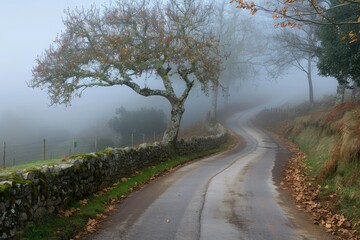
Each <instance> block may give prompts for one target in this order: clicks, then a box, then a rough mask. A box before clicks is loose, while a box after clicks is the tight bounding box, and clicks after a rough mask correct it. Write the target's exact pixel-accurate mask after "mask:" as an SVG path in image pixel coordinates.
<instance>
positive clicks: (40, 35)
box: [0, 0, 336, 135]
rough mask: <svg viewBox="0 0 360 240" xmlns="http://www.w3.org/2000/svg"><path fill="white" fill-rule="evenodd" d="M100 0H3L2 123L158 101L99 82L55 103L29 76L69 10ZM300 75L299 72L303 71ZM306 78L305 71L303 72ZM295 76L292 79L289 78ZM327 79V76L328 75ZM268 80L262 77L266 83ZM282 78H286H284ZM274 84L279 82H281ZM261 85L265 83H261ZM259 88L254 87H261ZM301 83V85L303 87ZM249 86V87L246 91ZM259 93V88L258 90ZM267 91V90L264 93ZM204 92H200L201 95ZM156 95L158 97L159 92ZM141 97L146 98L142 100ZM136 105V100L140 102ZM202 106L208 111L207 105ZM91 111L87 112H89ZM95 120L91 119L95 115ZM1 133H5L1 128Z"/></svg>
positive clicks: (66, 121) (56, 120)
mask: <svg viewBox="0 0 360 240" xmlns="http://www.w3.org/2000/svg"><path fill="white" fill-rule="evenodd" d="M93 3H95V4H96V5H97V6H101V5H103V4H104V3H108V1H104V0H11V1H1V3H0V29H1V37H0V83H1V88H0V129H1V127H6V126H2V124H1V120H2V119H4V118H5V119H6V118H7V117H8V116H15V117H18V118H20V119H23V120H26V121H28V122H29V123H30V124H31V123H37V122H40V119H41V120H44V122H42V121H41V123H38V124H45V125H48V126H50V127H51V126H53V125H55V126H57V125H58V126H59V127H60V128H61V126H68V128H73V129H76V128H80V127H82V126H83V125H84V122H88V120H87V119H88V118H91V119H95V118H101V116H99V115H102V114H104V115H111V114H113V113H114V112H115V108H117V107H120V106H121V105H127V104H130V103H134V102H136V103H138V102H139V105H141V106H145V107H153V106H154V104H153V102H152V101H148V100H147V101H144V98H143V97H141V96H138V95H136V94H135V93H132V91H129V89H127V88H124V87H120V86H119V87H111V88H95V89H91V90H87V91H86V92H84V94H83V97H82V98H81V99H76V100H74V101H73V102H72V106H71V107H68V108H65V106H52V107H49V106H48V105H49V103H50V101H49V99H48V96H47V94H46V92H45V91H42V90H40V89H31V88H29V87H27V85H26V82H27V81H29V80H30V79H31V77H32V76H31V69H32V68H33V67H34V65H35V61H34V60H35V58H36V57H37V56H38V55H40V54H41V53H42V52H43V51H44V49H45V48H48V46H49V45H50V44H51V43H52V42H53V41H54V40H55V38H56V36H57V34H58V33H60V32H61V31H62V29H63V28H64V27H63V23H62V18H64V17H65V14H64V10H65V9H67V8H70V9H74V8H75V7H82V6H83V7H85V8H88V7H89V6H90V5H91V4H93ZM297 77H298V76H297ZM297 77H296V76H293V75H290V76H288V78H289V79H287V80H285V83H284V84H285V85H284V86H285V89H286V92H289V91H290V90H291V89H292V90H295V95H296V94H301V96H304V98H305V99H306V97H307V94H306V91H307V90H306V88H307V83H306V81H304V80H300V81H298V80H296V84H295V85H294V81H295V80H294V79H296V78H297ZM298 78H303V77H298ZM289 80H291V81H289ZM322 81H323V80H322ZM261 84H263V83H260V85H261ZM271 84H273V83H265V84H264V85H265V88H264V89H263V90H265V91H269V90H270V89H269V86H270V85H271ZM280 84H281V82H280ZM319 84H320V85H324V84H325V85H326V86H330V89H334V87H335V86H336V83H334V81H331V82H330V81H325V82H324V81H323V82H321V83H320V82H314V85H315V94H316V91H317V86H318V85H319ZM274 87H276V88H277V86H276V85H275V86H274ZM259 88H260V89H261V86H260V87H259ZM259 88H253V89H252V90H251V91H254V92H256V91H258V90H257V89H259ZM300 89H301V91H300ZM244 92H245V93H246V92H249V89H245V91H244ZM255 94H256V93H255ZM260 94H261V93H260ZM200 95H201V94H195V95H194V96H195V97H194V98H193V99H195V101H194V100H193V104H191V106H192V107H194V106H198V107H199V108H201V106H202V105H204V100H203V99H202V100H200V99H197V97H199V96H200ZM199 98H200V97H199ZM155 100H156V98H155ZM140 102H141V103H140ZM135 105H136V104H135ZM154 107H160V108H168V107H169V106H168V103H167V102H166V101H164V100H158V103H157V104H156V105H155V106H154ZM202 110H203V111H205V109H204V107H202ZM84 116H85V117H84ZM89 121H90V120H89ZM0 135H1V133H0Z"/></svg>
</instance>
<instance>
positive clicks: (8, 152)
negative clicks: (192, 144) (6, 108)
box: [0, 132, 162, 168]
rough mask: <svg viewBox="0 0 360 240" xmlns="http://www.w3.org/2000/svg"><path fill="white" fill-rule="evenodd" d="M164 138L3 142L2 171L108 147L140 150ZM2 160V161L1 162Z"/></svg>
mask: <svg viewBox="0 0 360 240" xmlns="http://www.w3.org/2000/svg"><path fill="white" fill-rule="evenodd" d="M161 137H162V134H159V133H157V134H156V133H153V134H152V135H151V136H149V135H145V134H141V133H137V132H134V133H132V134H131V135H130V136H125V137H123V138H122V139H121V138H119V137H117V138H115V137H112V138H110V137H98V136H88V137H75V138H68V139H60V140H59V139H56V140H54V139H46V138H44V139H39V140H37V141H33V142H28V143H23V144H14V143H12V142H7V141H2V142H0V144H2V145H0V147H1V148H2V149H1V152H2V155H1V156H0V157H1V158H2V159H1V160H2V162H1V164H0V166H1V167H2V168H6V167H10V166H15V165H19V164H24V163H28V162H32V161H36V160H51V159H59V158H67V157H69V156H71V155H75V154H83V153H90V152H97V151H101V150H103V149H105V148H107V147H126V146H130V147H131V146H137V145H139V144H141V143H145V142H154V141H159V140H161ZM1 160H0V161H1Z"/></svg>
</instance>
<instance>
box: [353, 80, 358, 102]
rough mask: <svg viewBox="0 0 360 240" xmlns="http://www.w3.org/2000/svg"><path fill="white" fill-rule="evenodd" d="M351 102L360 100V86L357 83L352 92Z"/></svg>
mask: <svg viewBox="0 0 360 240" xmlns="http://www.w3.org/2000/svg"><path fill="white" fill-rule="evenodd" d="M351 100H353V101H356V100H360V86H359V84H357V82H354V84H353V90H352V92H351Z"/></svg>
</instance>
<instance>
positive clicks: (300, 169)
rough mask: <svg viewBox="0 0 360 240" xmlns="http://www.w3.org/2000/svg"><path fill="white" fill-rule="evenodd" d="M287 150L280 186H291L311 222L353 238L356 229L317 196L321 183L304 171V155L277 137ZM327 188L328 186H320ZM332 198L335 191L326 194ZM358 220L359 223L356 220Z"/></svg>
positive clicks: (334, 196)
mask: <svg viewBox="0 0 360 240" xmlns="http://www.w3.org/2000/svg"><path fill="white" fill-rule="evenodd" d="M277 138H279V137H277ZM281 142H283V143H285V145H286V146H287V148H288V149H289V150H290V152H291V157H290V159H289V161H288V163H287V165H286V167H285V170H284V180H283V181H282V182H281V183H280V185H281V186H282V188H284V189H291V191H292V193H293V197H294V198H295V201H296V206H297V207H298V208H299V209H301V210H303V211H305V212H308V213H311V214H312V217H313V223H314V224H318V225H321V226H323V227H324V228H325V230H326V231H327V232H329V233H331V234H333V235H337V236H339V237H341V239H348V240H356V239H359V238H358V237H357V232H356V231H355V230H353V229H352V227H353V224H352V223H351V221H350V220H349V219H347V218H346V217H345V216H344V215H342V214H336V213H334V212H333V211H332V210H331V202H330V201H326V200H320V197H319V194H320V191H321V186H320V185H316V184H314V180H315V179H314V178H313V177H311V176H309V175H307V174H306V164H305V163H304V161H305V160H306V155H305V153H303V152H302V151H301V150H300V149H299V148H298V147H297V146H296V145H295V144H294V143H292V142H290V141H288V140H286V139H284V138H281ZM323 188H324V189H327V188H328V186H325V187H323ZM329 198H330V199H332V198H336V193H333V194H331V195H330V196H329ZM357 224H360V223H357Z"/></svg>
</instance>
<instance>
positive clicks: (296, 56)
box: [274, 25, 320, 106]
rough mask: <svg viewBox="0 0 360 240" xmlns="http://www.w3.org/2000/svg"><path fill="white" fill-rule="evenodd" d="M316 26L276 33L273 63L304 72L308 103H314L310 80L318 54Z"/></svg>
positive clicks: (283, 30) (282, 30)
mask: <svg viewBox="0 0 360 240" xmlns="http://www.w3.org/2000/svg"><path fill="white" fill-rule="evenodd" d="M317 32H318V26H316V25H307V26H303V27H302V28H301V29H287V28H286V29H281V32H280V33H278V34H276V36H275V42H276V45H277V46H276V49H275V54H276V56H277V57H275V59H274V61H275V62H274V64H275V65H278V66H282V67H284V66H294V67H296V68H298V69H300V70H301V71H302V72H304V73H305V74H306V77H307V81H308V86H309V88H308V89H309V90H308V93H309V104H310V105H311V106H312V105H313V104H314V90H313V81H312V72H313V63H314V61H315V60H316V59H317V57H318V54H319V49H318V48H319V44H320V42H319V38H318V34H317Z"/></svg>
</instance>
